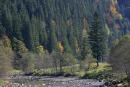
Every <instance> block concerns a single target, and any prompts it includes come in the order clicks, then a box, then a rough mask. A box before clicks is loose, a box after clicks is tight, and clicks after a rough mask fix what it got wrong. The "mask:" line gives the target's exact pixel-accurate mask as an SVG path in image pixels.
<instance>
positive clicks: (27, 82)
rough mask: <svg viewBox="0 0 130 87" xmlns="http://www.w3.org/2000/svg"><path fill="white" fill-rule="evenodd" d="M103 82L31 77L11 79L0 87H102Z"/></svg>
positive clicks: (74, 78) (72, 78)
mask: <svg viewBox="0 0 130 87" xmlns="http://www.w3.org/2000/svg"><path fill="white" fill-rule="evenodd" d="M103 84H104V82H99V81H98V80H94V79H79V78H77V77H32V76H29V77H27V76H25V77H24V76H21V77H15V78H12V80H11V82H10V83H8V84H6V85H5V86H0V87H104V86H103Z"/></svg>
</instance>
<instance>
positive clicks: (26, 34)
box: [0, 0, 129, 52]
mask: <svg viewBox="0 0 130 87" xmlns="http://www.w3.org/2000/svg"><path fill="white" fill-rule="evenodd" d="M1 4H2V5H1V7H0V9H1V15H0V19H1V21H0V26H1V27H2V28H1V35H7V36H8V37H9V38H10V39H11V41H12V46H13V44H14V42H15V41H14V38H15V39H17V40H20V41H22V42H23V43H25V45H26V47H27V48H28V49H29V50H30V51H35V48H36V47H37V46H39V45H42V46H43V47H44V48H45V49H47V50H48V51H49V52H52V50H53V49H55V47H56V44H57V42H59V43H60V44H61V45H62V46H63V48H64V51H72V52H76V48H77V49H78V48H80V45H81V42H82V41H81V40H82V33H83V32H84V30H86V31H88V30H89V25H90V22H91V18H92V15H93V13H94V12H95V11H97V12H99V13H100V17H101V20H102V21H103V22H102V25H103V26H106V27H107V28H108V31H109V30H110V32H111V33H110V32H109V34H111V35H110V39H109V40H110V41H111V40H115V39H117V38H120V37H121V36H122V35H124V34H126V33H128V32H129V30H128V28H129V25H128V24H129V21H128V20H126V19H125V18H124V17H122V14H120V13H119V12H118V10H117V7H118V6H117V3H116V1H114V0H81V1H79V0H71V1H70V0H65V1H63V0H31V1H30V0H4V1H2V0H1ZM123 24H126V25H125V26H124V25H123ZM104 28H105V27H104ZM110 43H111V42H110ZM16 45H17V44H16ZM13 48H15V47H13Z"/></svg>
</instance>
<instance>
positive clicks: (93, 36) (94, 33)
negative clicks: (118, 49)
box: [89, 12, 107, 66]
mask: <svg viewBox="0 0 130 87" xmlns="http://www.w3.org/2000/svg"><path fill="white" fill-rule="evenodd" d="M89 40H90V45H91V49H92V54H93V56H94V58H96V59H97V66H99V61H102V60H103V57H104V55H105V52H106V48H107V34H106V29H105V28H104V27H103V25H102V19H101V18H100V16H99V14H98V13H97V12H95V13H94V15H93V20H92V22H91V25H90V32H89Z"/></svg>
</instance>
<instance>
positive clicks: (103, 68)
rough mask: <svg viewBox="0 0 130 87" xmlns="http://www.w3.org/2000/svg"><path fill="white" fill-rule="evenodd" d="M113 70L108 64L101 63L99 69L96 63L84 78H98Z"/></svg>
mask: <svg viewBox="0 0 130 87" xmlns="http://www.w3.org/2000/svg"><path fill="white" fill-rule="evenodd" d="M111 70H112V68H111V67H110V65H109V64H108V63H99V66H98V67H96V63H92V64H91V65H90V68H89V70H88V71H87V72H86V73H85V75H84V76H83V78H98V76H100V75H102V74H104V73H106V72H108V71H111Z"/></svg>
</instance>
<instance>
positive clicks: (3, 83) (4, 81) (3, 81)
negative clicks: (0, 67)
mask: <svg viewBox="0 0 130 87" xmlns="http://www.w3.org/2000/svg"><path fill="white" fill-rule="evenodd" d="M7 83H9V81H6V80H2V79H0V86H2V85H5V84H7Z"/></svg>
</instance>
